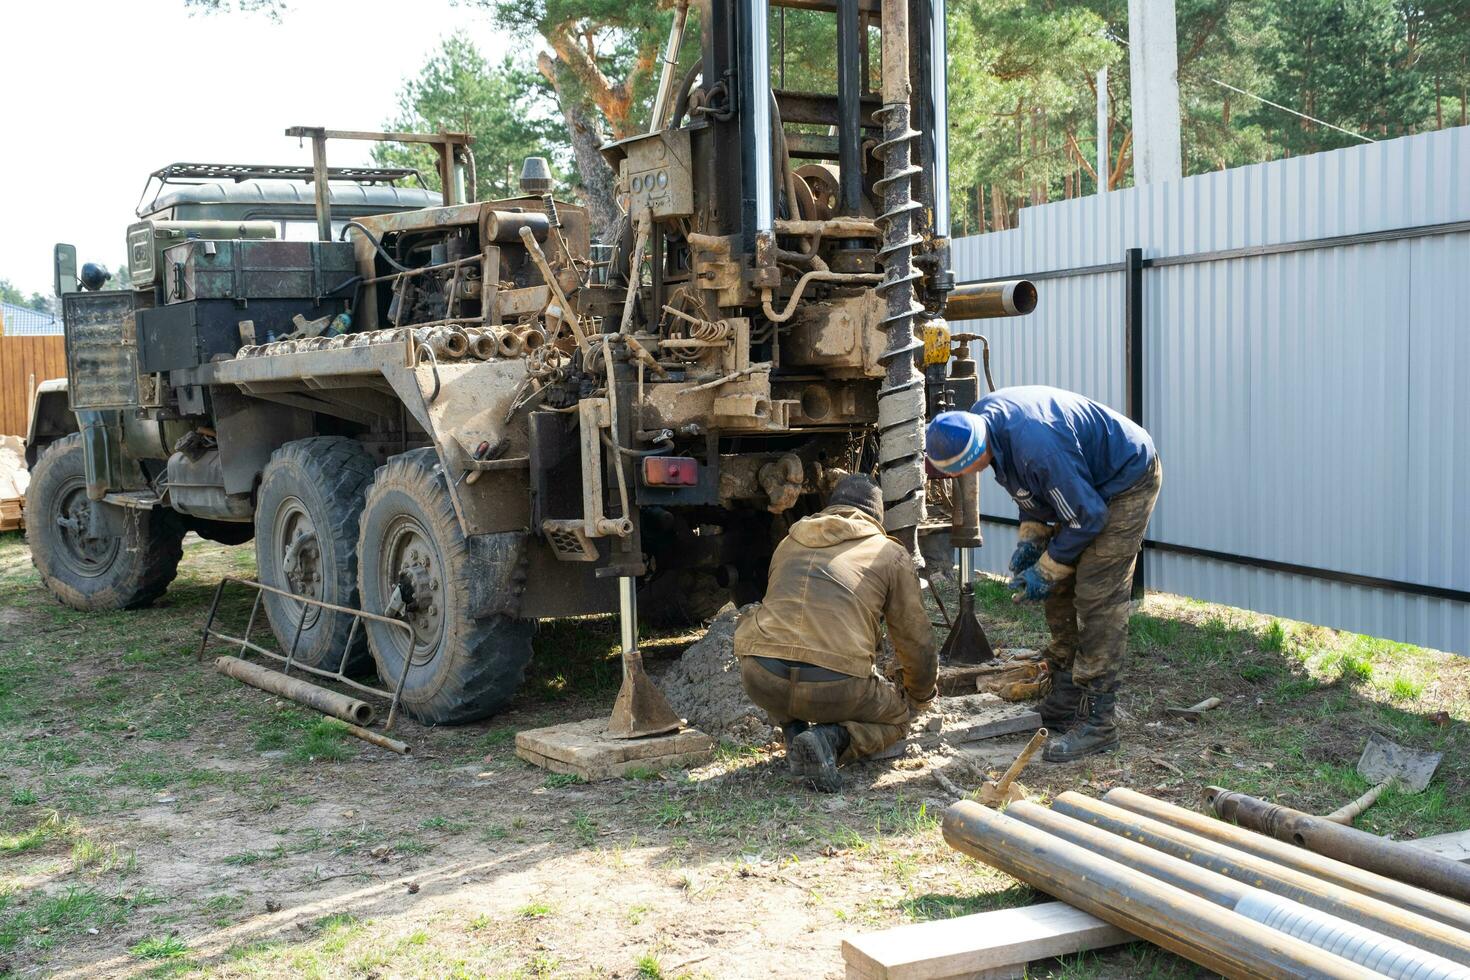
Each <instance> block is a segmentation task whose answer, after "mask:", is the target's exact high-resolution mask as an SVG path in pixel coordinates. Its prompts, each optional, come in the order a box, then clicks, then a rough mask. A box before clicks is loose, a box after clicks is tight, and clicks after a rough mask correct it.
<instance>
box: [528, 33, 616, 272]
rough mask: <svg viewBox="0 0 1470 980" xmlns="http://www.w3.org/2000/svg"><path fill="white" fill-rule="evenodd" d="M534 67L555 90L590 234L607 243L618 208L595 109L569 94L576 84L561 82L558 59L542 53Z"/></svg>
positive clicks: (613, 229)
mask: <svg viewBox="0 0 1470 980" xmlns="http://www.w3.org/2000/svg"><path fill="white" fill-rule="evenodd" d="M537 67H538V68H539V69H540V70H541V74H542V75H544V76H545V77H546V79H547V80H548V81H550V82H551V86H552V88H553V89H554V90H555V91H556V101H557V105H558V106H560V107H561V115H562V119H563V121H565V123H566V127H567V136H568V137H570V139H571V143H572V155H573V156H574V158H575V159H576V162H577V176H578V177H579V179H580V182H581V191H582V203H583V204H584V205H585V206H586V208H587V215H588V218H589V219H590V221H591V223H592V237H593V238H594V239H596V240H597V241H600V242H603V243H608V244H610V243H612V241H613V239H614V238H615V236H616V234H617V227H618V219H619V218H621V217H622V210H621V209H620V208H619V207H618V201H617V190H616V187H615V186H614V175H613V172H612V167H610V166H608V164H607V161H606V160H604V159H603V158H602V152H601V147H602V144H603V142H604V138H603V134H602V126H601V124H600V122H599V120H598V114H597V108H596V107H595V106H593V105H591V104H590V103H589V102H588V101H586V99H578V98H576V97H575V96H574V95H572V94H570V93H572V92H576V91H577V90H578V88H579V87H578V86H577V85H575V84H566V85H564V84H563V83H564V82H567V81H569V79H566V78H565V77H564V75H563V72H565V70H566V66H565V65H563V64H561V62H560V60H559V59H555V58H552V57H551V56H550V55H548V54H545V53H544V52H543V53H542V55H541V56H540V57H539V58H538V59H537Z"/></svg>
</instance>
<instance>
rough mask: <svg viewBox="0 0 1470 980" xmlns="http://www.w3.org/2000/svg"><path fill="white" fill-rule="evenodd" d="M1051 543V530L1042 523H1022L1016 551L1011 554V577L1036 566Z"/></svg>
mask: <svg viewBox="0 0 1470 980" xmlns="http://www.w3.org/2000/svg"><path fill="white" fill-rule="evenodd" d="M1050 542H1051V528H1050V527H1048V526H1047V525H1045V524H1043V523H1041V522H1040V521H1022V522H1021V533H1020V538H1019V540H1018V541H1017V542H1016V550H1015V551H1013V552H1011V565H1010V568H1011V575H1012V576H1016V575H1020V574H1021V573H1022V572H1024V571H1025V570H1026V569H1028V568H1030V567H1031V566H1032V565H1034V564H1036V562H1037V560H1038V559H1039V558H1040V557H1041V556H1042V554H1043V553H1044V552H1045V551H1046V546H1047V545H1048V544H1049V543H1050Z"/></svg>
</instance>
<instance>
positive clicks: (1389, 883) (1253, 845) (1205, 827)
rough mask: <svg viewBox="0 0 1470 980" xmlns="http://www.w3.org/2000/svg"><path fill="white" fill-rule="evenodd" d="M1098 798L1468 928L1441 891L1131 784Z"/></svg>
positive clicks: (1460, 910)
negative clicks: (1316, 851)
mask: <svg viewBox="0 0 1470 980" xmlns="http://www.w3.org/2000/svg"><path fill="white" fill-rule="evenodd" d="M1103 801H1104V802H1106V803H1110V804H1112V805H1113V806H1116V807H1119V808H1121V809H1124V810H1128V811H1130V812H1132V813H1137V814H1141V815H1142V816H1145V817H1151V818H1153V819H1154V820H1157V821H1159V822H1160V823H1163V824H1167V825H1168V826H1170V827H1174V828H1177V829H1179V830H1184V831H1188V832H1189V833H1191V834H1194V835H1196V836H1197V837H1201V838H1205V839H1206V840H1209V841H1211V842H1213V843H1215V844H1224V845H1226V846H1228V847H1231V848H1233V849H1235V850H1236V851H1241V852H1244V853H1246V854H1250V855H1253V856H1255V857H1258V858H1264V859H1265V860H1267V861H1270V862H1271V863H1273V864H1276V865H1279V866H1281V867H1285V868H1290V869H1292V870H1294V871H1300V872H1302V873H1304V874H1309V875H1311V876H1313V877H1315V878H1320V879H1322V880H1323V881H1328V882H1332V883H1333V884H1336V885H1341V886H1342V887H1343V888H1348V889H1351V890H1353V891H1355V892H1359V893H1361V894H1363V895H1370V896H1373V897H1374V898H1379V899H1382V900H1383V901H1385V902H1388V903H1389V904H1390V905H1394V906H1397V907H1398V908H1401V909H1404V910H1406V911H1410V912H1416V913H1418V914H1419V915H1423V916H1426V917H1428V918H1431V919H1434V920H1436V921H1438V922H1443V923H1444V924H1446V925H1449V926H1453V927H1454V928H1456V929H1459V930H1461V931H1464V932H1470V906H1467V905H1464V904H1462V903H1460V902H1455V901H1451V900H1450V899H1447V898H1445V897H1443V896H1441V895H1436V894H1434V893H1433V892H1428V891H1425V890H1424V889H1422V888H1415V887H1413V886H1412V885H1406V884H1404V883H1403V882H1401V881H1397V880H1395V879H1393V878H1388V877H1385V876H1383V875H1379V874H1374V873H1373V872H1371V871H1364V870H1363V869H1361V868H1356V867H1353V866H1352V865H1350V864H1345V863H1343V862H1341V861H1335V860H1333V859H1332V858H1327V857H1323V856H1322V855H1320V854H1314V853H1312V852H1311V851H1306V850H1303V849H1301V848H1300V847H1294V846H1292V845H1290V844H1284V843H1282V842H1281V841H1278V840H1275V839H1274V838H1271V837H1266V836H1264V835H1262V834H1257V833H1252V832H1251V831H1249V830H1244V829H1242V828H1240V827H1237V826H1235V825H1233V824H1229V823H1225V822H1224V821H1221V820H1216V819H1214V818H1212V817H1208V816H1206V815H1204V814H1202V813H1195V812H1194V811H1193V810H1186V809H1185V808H1184V807H1181V806H1175V805H1174V804H1172V803H1166V802H1164V801H1163V800H1156V799H1154V798H1153V797H1151V796H1145V795H1144V794H1142V793H1138V792H1135V791H1134V790H1131V789H1114V790H1110V791H1109V792H1108V793H1107V794H1106V795H1105V796H1104V797H1103Z"/></svg>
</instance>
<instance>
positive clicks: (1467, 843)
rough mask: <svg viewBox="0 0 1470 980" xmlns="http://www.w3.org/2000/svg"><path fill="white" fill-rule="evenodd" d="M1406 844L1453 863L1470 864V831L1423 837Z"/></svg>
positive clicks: (1408, 841) (1407, 841)
mask: <svg viewBox="0 0 1470 980" xmlns="http://www.w3.org/2000/svg"><path fill="white" fill-rule="evenodd" d="M1404 843H1405V844H1408V845H1410V846H1411V847H1417V848H1419V849H1420V850H1421V851H1428V852H1429V853H1431V854H1438V855H1439V856H1440V857H1447V858H1449V859H1450V860H1451V861H1460V862H1463V863H1465V864H1470V830H1457V831H1455V832H1453V833H1449V834H1439V835H1438V836H1436V837H1421V838H1419V839H1418V840H1406V841H1404Z"/></svg>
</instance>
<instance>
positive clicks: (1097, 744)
mask: <svg viewBox="0 0 1470 980" xmlns="http://www.w3.org/2000/svg"><path fill="white" fill-rule="evenodd" d="M1083 703H1084V711H1085V712H1086V717H1084V718H1083V720H1082V724H1080V725H1078V726H1076V727H1075V728H1073V729H1071V730H1070V731H1068V732H1066V733H1065V734H1063V735H1062V736H1061V737H1060V738H1057V739H1055V740H1052V741H1048V742H1047V743H1046V750H1045V751H1044V752H1042V754H1041V757H1042V758H1043V759H1045V760H1046V761H1047V762H1072V761H1073V760H1075V759H1081V758H1085V757H1086V756H1089V755H1097V754H1098V753H1099V752H1111V751H1112V750H1113V749H1116V748H1117V747H1118V725H1117V707H1118V694H1117V692H1116V691H1094V690H1087V691H1086V692H1085V697H1084V699H1083Z"/></svg>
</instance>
